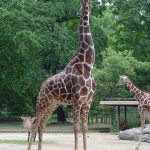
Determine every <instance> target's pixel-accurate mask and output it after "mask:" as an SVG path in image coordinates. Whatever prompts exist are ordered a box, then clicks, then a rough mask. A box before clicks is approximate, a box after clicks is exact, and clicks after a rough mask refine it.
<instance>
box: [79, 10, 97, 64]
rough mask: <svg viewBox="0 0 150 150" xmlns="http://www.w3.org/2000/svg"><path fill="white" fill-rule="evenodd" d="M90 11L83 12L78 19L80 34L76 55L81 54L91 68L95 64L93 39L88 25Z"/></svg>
mask: <svg viewBox="0 0 150 150" xmlns="http://www.w3.org/2000/svg"><path fill="white" fill-rule="evenodd" d="M89 17H90V11H89V10H84V11H83V15H82V16H81V18H80V32H79V49H78V52H77V55H78V54H79V55H80V54H83V55H84V57H85V61H86V60H87V61H88V60H89V62H87V63H88V64H90V65H91V66H92V67H93V64H94V62H95V49H94V44H93V39H92V35H91V31H90V23H89Z"/></svg>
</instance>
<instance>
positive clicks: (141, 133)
mask: <svg viewBox="0 0 150 150" xmlns="http://www.w3.org/2000/svg"><path fill="white" fill-rule="evenodd" d="M140 114H141V115H140V119H141V131H140V135H139V142H138V145H137V146H136V148H135V149H139V147H140V145H141V141H142V135H143V130H144V126H145V114H144V111H142V112H141V113H140Z"/></svg>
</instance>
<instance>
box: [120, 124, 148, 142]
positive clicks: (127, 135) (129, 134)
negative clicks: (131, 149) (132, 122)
mask: <svg viewBox="0 0 150 150" xmlns="http://www.w3.org/2000/svg"><path fill="white" fill-rule="evenodd" d="M145 127H146V128H145V129H144V134H143V136H142V141H143V142H148V143H150V124H148V125H146V126H145ZM139 135H140V127H139V128H133V129H128V130H125V131H120V133H119V134H118V138H119V139H121V140H132V141H138V139H139Z"/></svg>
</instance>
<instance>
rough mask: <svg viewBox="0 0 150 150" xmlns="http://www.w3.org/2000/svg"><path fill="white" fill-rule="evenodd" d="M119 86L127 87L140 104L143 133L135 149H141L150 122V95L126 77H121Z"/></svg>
mask: <svg viewBox="0 0 150 150" xmlns="http://www.w3.org/2000/svg"><path fill="white" fill-rule="evenodd" d="M117 84H118V85H123V84H124V85H126V86H127V87H128V88H129V90H130V92H131V93H133V94H134V96H135V98H136V100H137V101H138V102H139V105H138V111H139V113H140V119H141V132H140V135H139V142H138V145H137V146H136V148H135V149H139V147H140V144H141V139H142V135H143V130H144V127H145V120H146V119H148V120H149V121H150V93H148V92H144V91H141V90H140V89H139V88H137V87H136V86H135V85H134V83H133V82H132V81H131V80H130V79H129V78H128V77H127V76H125V75H123V76H120V79H119V81H118V83H117Z"/></svg>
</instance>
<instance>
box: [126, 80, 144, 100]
mask: <svg viewBox="0 0 150 150" xmlns="http://www.w3.org/2000/svg"><path fill="white" fill-rule="evenodd" d="M125 84H126V85H127V87H128V88H129V90H130V92H131V93H133V94H134V95H135V96H136V97H138V96H139V95H140V93H141V90H140V89H138V88H137V87H136V86H135V85H134V84H133V83H132V82H131V81H130V80H128V81H127V82H126V83H125Z"/></svg>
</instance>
